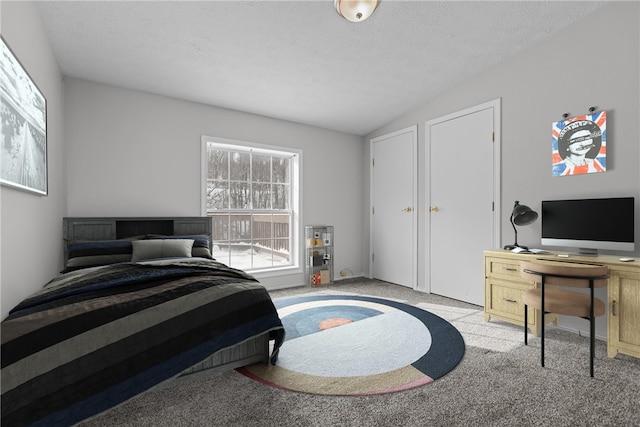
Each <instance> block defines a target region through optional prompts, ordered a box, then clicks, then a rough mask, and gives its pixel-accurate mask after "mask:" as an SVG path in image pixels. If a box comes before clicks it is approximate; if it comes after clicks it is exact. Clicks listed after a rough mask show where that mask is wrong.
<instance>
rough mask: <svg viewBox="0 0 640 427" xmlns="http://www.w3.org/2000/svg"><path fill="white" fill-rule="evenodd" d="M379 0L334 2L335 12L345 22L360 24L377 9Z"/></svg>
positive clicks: (342, 0)
mask: <svg viewBox="0 0 640 427" xmlns="http://www.w3.org/2000/svg"><path fill="white" fill-rule="evenodd" d="M378 3H379V0H334V2H333V4H334V5H335V7H336V11H337V12H338V14H340V16H342V17H343V18H344V19H346V20H347V21H351V22H362V21H364V20H365V19H367V18H368V17H370V16H371V15H372V14H373V12H374V11H375V10H376V8H377V7H378Z"/></svg>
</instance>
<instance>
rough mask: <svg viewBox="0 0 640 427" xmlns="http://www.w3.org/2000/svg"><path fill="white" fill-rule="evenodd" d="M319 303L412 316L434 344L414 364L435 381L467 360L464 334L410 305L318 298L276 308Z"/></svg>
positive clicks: (299, 299)
mask: <svg viewBox="0 0 640 427" xmlns="http://www.w3.org/2000/svg"><path fill="white" fill-rule="evenodd" d="M319 300H327V301H330V300H356V301H369V302H373V303H377V304H381V305H387V306H390V307H393V308H395V309H398V310H401V311H404V312H405V313H408V314H410V315H411V316H413V317H415V318H416V319H418V320H420V321H421V322H422V323H423V324H424V325H425V327H426V328H427V329H428V330H429V331H430V333H431V339H432V343H431V347H430V348H429V351H427V352H426V353H425V354H424V355H423V356H422V357H420V358H419V359H418V360H416V361H415V362H413V363H412V364H411V365H412V366H413V367H414V368H415V369H417V370H419V371H420V372H422V373H423V374H425V375H427V376H429V377H431V378H432V379H434V380H436V379H438V378H441V377H443V376H444V375H446V374H447V373H449V372H451V371H452V370H453V369H454V368H455V367H456V366H457V365H458V364H459V363H460V361H461V360H462V358H463V357H464V353H465V343H464V339H463V338H462V335H461V334H460V332H459V331H458V330H457V329H456V328H455V327H454V326H453V325H452V324H451V323H449V322H447V321H446V320H444V319H443V318H441V317H439V316H437V315H435V314H433V313H430V312H428V311H426V310H424V309H421V308H418V307H415V306H412V305H409V304H404V303H401V302H397V301H392V300H388V299H382V298H375V297H365V296H356V295H315V296H300V297H293V298H286V299H283V300H279V301H274V305H275V306H276V308H277V309H278V310H279V309H281V308H284V307H288V306H291V305H296V304H300V303H304V302H309V301H319ZM372 311H375V310H372ZM286 334H287V338H289V336H288V335H289V331H286ZM298 336H299V335H298Z"/></svg>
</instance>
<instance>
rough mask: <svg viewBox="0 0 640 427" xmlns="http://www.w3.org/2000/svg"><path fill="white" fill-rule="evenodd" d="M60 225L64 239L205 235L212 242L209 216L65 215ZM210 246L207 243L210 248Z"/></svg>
mask: <svg viewBox="0 0 640 427" xmlns="http://www.w3.org/2000/svg"><path fill="white" fill-rule="evenodd" d="M62 227H63V237H64V238H65V239H82V240H115V239H122V238H125V237H132V236H141V235H144V234H164V235H167V236H183V235H196V234H206V235H208V236H209V242H211V241H212V238H211V237H212V236H211V218H210V217H206V216H205V217H202V216H194V217H189V216H183V217H105V218H97V217H81V218H80V217H65V218H63V219H62ZM211 246H212V245H211V244H210V247H209V249H210V250H211ZM65 248H66V245H65ZM65 252H66V251H65ZM65 262H66V253H65Z"/></svg>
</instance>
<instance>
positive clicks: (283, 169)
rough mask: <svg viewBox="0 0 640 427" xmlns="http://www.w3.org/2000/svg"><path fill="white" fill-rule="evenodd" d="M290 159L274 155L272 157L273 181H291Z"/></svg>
mask: <svg viewBox="0 0 640 427" xmlns="http://www.w3.org/2000/svg"><path fill="white" fill-rule="evenodd" d="M290 163H291V162H290V159H289V158H287V157H274V158H273V159H272V169H273V182H289V169H290Z"/></svg>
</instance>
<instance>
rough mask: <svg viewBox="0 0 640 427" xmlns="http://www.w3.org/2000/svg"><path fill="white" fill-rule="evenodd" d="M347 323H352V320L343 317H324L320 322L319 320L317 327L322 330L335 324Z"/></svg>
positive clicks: (335, 325)
mask: <svg viewBox="0 0 640 427" xmlns="http://www.w3.org/2000/svg"><path fill="white" fill-rule="evenodd" d="M347 323H353V320H351V319H345V318H344V317H332V318H330V319H325V320H323V321H322V322H320V323H319V324H318V328H320V330H321V331H324V330H326V329H331V328H335V327H337V326H342V325H346V324H347Z"/></svg>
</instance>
